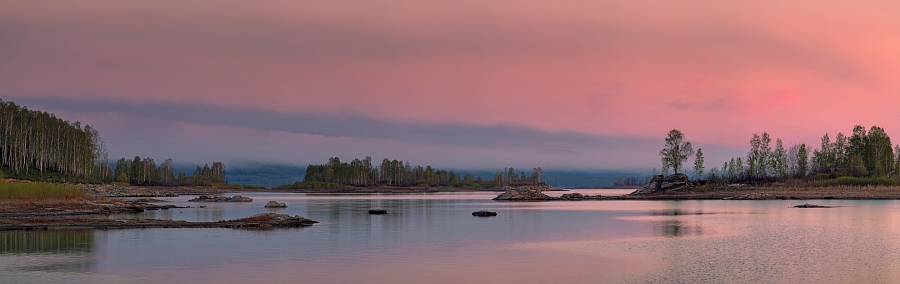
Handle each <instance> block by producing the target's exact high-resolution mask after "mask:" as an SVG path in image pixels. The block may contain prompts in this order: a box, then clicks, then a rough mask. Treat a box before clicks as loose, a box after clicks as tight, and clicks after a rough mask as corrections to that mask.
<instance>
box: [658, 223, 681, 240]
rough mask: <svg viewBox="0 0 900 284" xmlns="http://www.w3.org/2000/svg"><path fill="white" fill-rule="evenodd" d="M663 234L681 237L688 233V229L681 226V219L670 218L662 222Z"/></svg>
mask: <svg viewBox="0 0 900 284" xmlns="http://www.w3.org/2000/svg"><path fill="white" fill-rule="evenodd" d="M660 228H662V235H663V236H666V237H680V236H682V235H684V234H685V233H686V231H687V230H686V229H685V228H684V227H683V226H681V221H675V220H668V221H663V222H662V223H661V224H660Z"/></svg>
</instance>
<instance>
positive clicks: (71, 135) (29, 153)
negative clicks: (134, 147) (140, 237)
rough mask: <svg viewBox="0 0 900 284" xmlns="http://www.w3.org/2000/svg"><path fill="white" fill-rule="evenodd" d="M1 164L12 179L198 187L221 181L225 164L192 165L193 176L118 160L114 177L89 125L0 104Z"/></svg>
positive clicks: (167, 165) (102, 146)
mask: <svg viewBox="0 0 900 284" xmlns="http://www.w3.org/2000/svg"><path fill="white" fill-rule="evenodd" d="M0 127H3V129H2V130H0V165H2V168H3V171H4V172H7V173H9V174H10V176H13V177H19V178H25V179H32V180H46V181H78V182H113V181H118V182H127V183H130V184H133V185H200V184H210V183H221V182H224V181H225V165H224V164H222V163H219V162H213V164H212V166H211V167H210V166H208V165H204V166H203V167H200V166H197V168H196V170H195V171H194V172H193V175H192V176H187V175H186V174H185V173H184V172H179V173H178V174H177V175H176V174H175V173H174V172H173V168H172V160H171V159H168V160H166V161H165V162H163V163H162V164H160V165H159V166H157V165H156V163H155V162H154V161H153V159H151V158H143V159H141V158H140V157H135V158H134V160H126V159H125V158H122V159H120V160H119V161H118V162H117V163H116V166H115V172H113V171H112V168H111V167H110V164H109V157H108V154H107V152H106V145H105V144H104V142H103V141H102V139H101V138H100V133H99V131H97V129H96V128H94V127H91V126H90V125H87V124H85V125H83V126H82V124H81V123H80V122H77V121H76V122H69V121H66V120H63V119H60V118H57V117H56V115H54V114H52V113H47V112H43V111H35V110H29V109H28V108H27V107H24V106H19V105H17V104H15V103H13V102H6V101H3V100H0Z"/></svg>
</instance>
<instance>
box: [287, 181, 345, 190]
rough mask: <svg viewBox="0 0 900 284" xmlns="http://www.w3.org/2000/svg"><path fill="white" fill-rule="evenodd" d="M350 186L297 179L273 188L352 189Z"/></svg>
mask: <svg viewBox="0 0 900 284" xmlns="http://www.w3.org/2000/svg"><path fill="white" fill-rule="evenodd" d="M352 188H353V187H352V186H349V185H343V184H339V183H333V182H318V181H298V182H295V183H292V184H285V185H279V186H276V187H275V189H352Z"/></svg>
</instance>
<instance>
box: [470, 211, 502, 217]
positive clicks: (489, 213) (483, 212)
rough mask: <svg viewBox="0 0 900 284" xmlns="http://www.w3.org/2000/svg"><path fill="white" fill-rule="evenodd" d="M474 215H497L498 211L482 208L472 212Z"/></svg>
mask: <svg viewBox="0 0 900 284" xmlns="http://www.w3.org/2000/svg"><path fill="white" fill-rule="evenodd" d="M472 216H475V217H490V216H497V212H491V211H487V210H481V211H475V212H472Z"/></svg>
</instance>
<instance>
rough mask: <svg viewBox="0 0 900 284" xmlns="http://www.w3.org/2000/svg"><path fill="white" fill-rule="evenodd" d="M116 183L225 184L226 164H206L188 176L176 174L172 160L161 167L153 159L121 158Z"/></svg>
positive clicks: (168, 160) (165, 184)
mask: <svg viewBox="0 0 900 284" xmlns="http://www.w3.org/2000/svg"><path fill="white" fill-rule="evenodd" d="M113 176H115V181H117V182H127V183H129V184H131V185H160V186H177V185H186V186H191V185H210V184H212V183H225V164H223V163H221V162H213V163H212V166H209V164H204V165H203V167H200V166H199V165H198V166H196V168H195V169H194V172H193V175H191V176H188V175H187V174H185V172H184V171H178V173H177V174H176V173H175V168H174V167H173V165H172V159H166V160H165V161H163V163H162V164H160V165H159V166H157V165H156V161H154V160H153V158H149V157H147V158H143V159H142V158H141V157H140V156H135V157H134V159H132V160H128V159H125V158H121V159H119V160H118V161H117V162H116V168H115V172H114V173H113Z"/></svg>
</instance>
